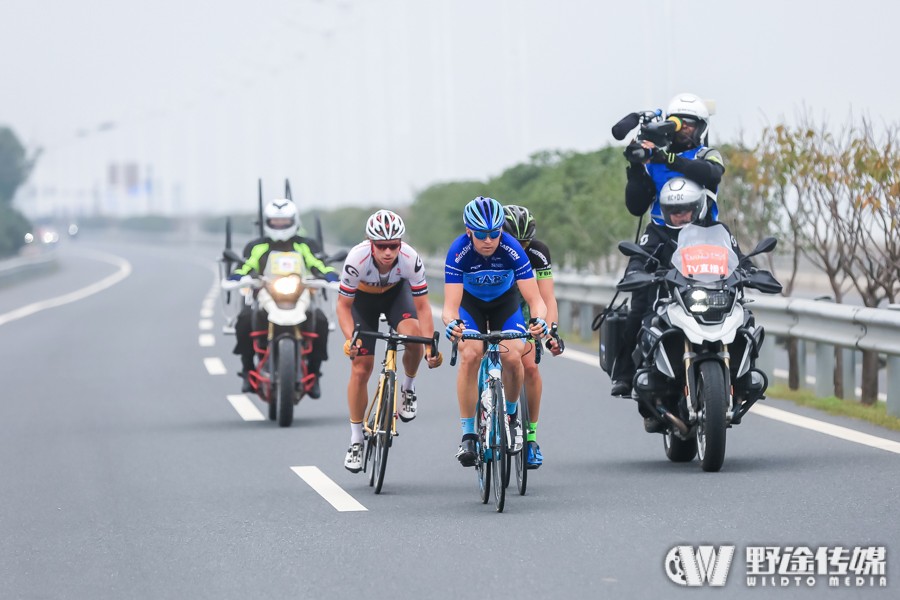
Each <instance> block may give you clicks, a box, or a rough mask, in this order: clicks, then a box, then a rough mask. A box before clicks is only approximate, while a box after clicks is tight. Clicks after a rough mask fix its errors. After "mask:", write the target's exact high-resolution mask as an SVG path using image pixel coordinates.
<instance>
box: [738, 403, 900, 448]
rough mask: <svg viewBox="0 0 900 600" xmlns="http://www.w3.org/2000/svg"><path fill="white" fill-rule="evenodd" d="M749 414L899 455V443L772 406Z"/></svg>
mask: <svg viewBox="0 0 900 600" xmlns="http://www.w3.org/2000/svg"><path fill="white" fill-rule="evenodd" d="M750 412H752V413H753V414H757V415H759V416H761V417H766V418H767V419H774V420H776V421H781V422H782V423H787V424H789V425H794V426H796V427H802V428H804V429H811V430H813V431H818V432H819V433H824V434H825V435H830V436H833V437H836V438H840V439H842V440H847V441H849V442H856V443H857V444H863V445H864V446H871V447H872V448H878V449H879V450H887V451H888V452H893V453H894V454H900V442H895V441H893V440H886V439H884V438H880V437H877V436H874V435H869V434H868V433H862V432H861V431H856V430H855V429H850V428H848V427H841V426H840V425H833V424H831V423H825V422H824V421H818V420H816V419H810V418H809V417H804V416H802V415H797V414H794V413H792V412H788V411H786V410H781V409H779V408H775V407H774V406H765V405H761V404H754V405H753V408H751V409H750Z"/></svg>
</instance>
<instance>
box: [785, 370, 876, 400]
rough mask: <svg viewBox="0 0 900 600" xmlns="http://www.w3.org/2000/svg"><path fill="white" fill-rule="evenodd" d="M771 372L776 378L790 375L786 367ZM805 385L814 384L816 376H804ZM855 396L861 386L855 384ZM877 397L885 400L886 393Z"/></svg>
mask: <svg viewBox="0 0 900 600" xmlns="http://www.w3.org/2000/svg"><path fill="white" fill-rule="evenodd" d="M772 374H773V375H775V377H777V378H778V379H784V380H785V381H787V378H788V377H789V376H790V373H789V372H788V371H787V370H786V369H775V370H774V371H772ZM806 385H816V378H815V377H814V376H812V375H807V376H806ZM853 391H854V393H855V394H856V395H857V396H862V388H861V387H859V386H857V387H856V389H855V390H853ZM878 399H879V400H880V401H881V402H887V394H885V393H883V392H882V393H880V394H878Z"/></svg>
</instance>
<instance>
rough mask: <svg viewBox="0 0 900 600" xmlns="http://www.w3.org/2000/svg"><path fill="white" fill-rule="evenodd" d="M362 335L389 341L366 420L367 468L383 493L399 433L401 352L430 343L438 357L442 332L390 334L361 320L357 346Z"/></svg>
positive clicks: (355, 336)
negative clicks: (362, 325) (431, 334)
mask: <svg viewBox="0 0 900 600" xmlns="http://www.w3.org/2000/svg"><path fill="white" fill-rule="evenodd" d="M359 336H368V337H372V338H375V339H377V340H384V341H386V342H387V349H386V350H385V353H384V360H383V361H382V362H381V375H380V376H379V378H378V389H377V390H376V391H375V395H374V396H372V400H371V401H370V402H369V406H368V408H366V417H365V420H364V421H363V435H364V436H365V438H366V449H365V454H364V458H365V460H364V461H363V471H364V472H366V473H368V474H369V486H374V487H375V493H376V494H380V493H381V488H382V485H383V484H384V473H385V469H387V460H388V451H389V450H390V448H391V445H392V443H393V439H394V437H395V436H396V435H397V351H398V349H399V346H400V345H401V344H428V345H429V346H431V355H432V356H437V353H438V349H437V346H438V339H439V337H440V335H439V334H438V333H435V334H434V337H431V338H427V337H420V336H415V335H403V334H402V333H397V332H396V331H394V330H393V329H390V330H389V331H388V333H381V332H380V331H360V329H359V323H357V324H356V329H355V330H354V331H353V337H352V338H351V341H350V343H351V344H352V345H354V346H355V345H356V340H357V339H358V338H359Z"/></svg>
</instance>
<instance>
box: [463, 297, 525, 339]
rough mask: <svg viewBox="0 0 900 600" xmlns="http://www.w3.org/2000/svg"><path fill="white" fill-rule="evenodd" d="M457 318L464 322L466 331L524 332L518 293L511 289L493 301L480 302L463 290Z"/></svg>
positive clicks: (523, 320)
mask: <svg viewBox="0 0 900 600" xmlns="http://www.w3.org/2000/svg"><path fill="white" fill-rule="evenodd" d="M459 318H460V319H462V320H463V321H465V322H466V330H477V331H479V332H480V333H487V325H488V323H490V326H491V331H525V330H526V327H525V319H524V318H523V317H522V311H521V310H519V292H518V291H517V290H516V289H515V288H512V289H510V290H509V291H507V292H506V293H504V294H502V295H501V296H500V297H498V298H495V299H494V300H481V299H480V298H476V297H475V296H473V295H472V294H470V293H469V292H467V291H465V290H463V297H462V302H461V303H460V306H459Z"/></svg>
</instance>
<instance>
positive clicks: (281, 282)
mask: <svg viewBox="0 0 900 600" xmlns="http://www.w3.org/2000/svg"><path fill="white" fill-rule="evenodd" d="M272 288H273V289H274V290H275V292H276V293H278V294H281V295H282V296H291V295H293V294H296V293H297V290H298V289H299V288H300V278H299V277H297V276H296V275H291V276H289V277H281V278H280V279H277V280H276V281H275V283H273V284H272Z"/></svg>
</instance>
